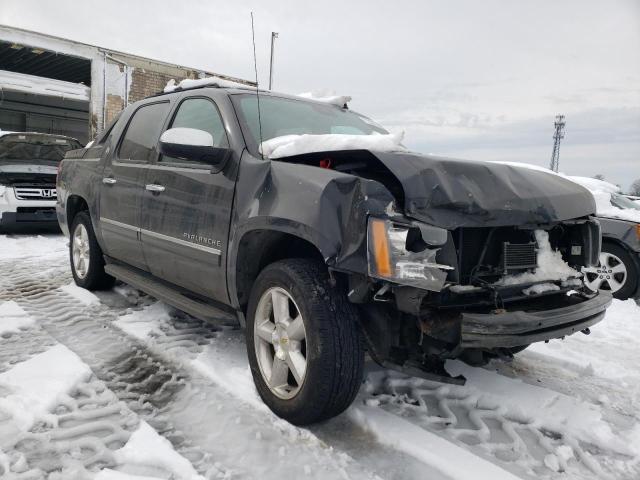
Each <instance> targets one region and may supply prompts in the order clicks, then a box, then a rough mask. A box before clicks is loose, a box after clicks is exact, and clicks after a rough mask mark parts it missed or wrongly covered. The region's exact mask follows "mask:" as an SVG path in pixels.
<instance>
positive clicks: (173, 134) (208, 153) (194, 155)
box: [160, 128, 231, 167]
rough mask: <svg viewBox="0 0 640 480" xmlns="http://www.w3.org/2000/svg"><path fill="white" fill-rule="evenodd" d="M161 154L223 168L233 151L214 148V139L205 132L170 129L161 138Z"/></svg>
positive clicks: (190, 129) (191, 129)
mask: <svg viewBox="0 0 640 480" xmlns="http://www.w3.org/2000/svg"><path fill="white" fill-rule="evenodd" d="M160 153H161V154H162V155H166V156H167V157H174V158H179V159H180V160H190V161H193V162H202V163H206V164H208V165H211V166H214V167H222V166H223V165H224V163H225V162H226V161H227V159H228V158H229V154H230V153H231V150H230V149H229V148H218V147H214V146H213V137H212V136H211V134H210V133H209V132H205V131H204V130H198V129H196V128H170V129H169V130H167V131H165V132H164V133H163V134H162V135H161V136H160Z"/></svg>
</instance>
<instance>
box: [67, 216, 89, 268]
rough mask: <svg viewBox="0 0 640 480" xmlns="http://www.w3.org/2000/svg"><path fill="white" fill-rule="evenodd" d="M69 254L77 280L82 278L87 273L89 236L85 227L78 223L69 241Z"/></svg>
mask: <svg viewBox="0 0 640 480" xmlns="http://www.w3.org/2000/svg"><path fill="white" fill-rule="evenodd" d="M71 254H72V257H73V268H74V270H75V271H76V275H77V276H78V278H84V277H86V276H87V272H88V271H89V261H90V257H89V234H88V233H87V229H86V227H85V226H84V225H83V224H82V223H79V224H78V226H77V227H76V229H75V231H74V232H73V238H72V240H71Z"/></svg>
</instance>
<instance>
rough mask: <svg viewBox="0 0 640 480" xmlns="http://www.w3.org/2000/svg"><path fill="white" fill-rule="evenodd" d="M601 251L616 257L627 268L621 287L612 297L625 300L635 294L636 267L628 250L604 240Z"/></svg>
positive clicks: (636, 288) (636, 282)
mask: <svg viewBox="0 0 640 480" xmlns="http://www.w3.org/2000/svg"><path fill="white" fill-rule="evenodd" d="M602 251H603V252H607V253H611V254H613V255H615V256H616V257H618V258H619V259H620V261H621V262H622V263H624V266H625V268H626V269H627V280H626V281H625V283H624V285H623V286H622V288H621V289H620V290H618V291H617V292H615V293H614V294H613V297H614V298H617V299H619V300H626V299H627V298H630V297H632V296H633V295H635V293H636V291H637V290H638V268H637V266H636V263H635V262H634V261H633V258H632V257H631V255H630V254H629V251H628V250H626V249H625V248H622V247H621V246H620V245H617V244H615V243H610V242H604V243H603V244H602Z"/></svg>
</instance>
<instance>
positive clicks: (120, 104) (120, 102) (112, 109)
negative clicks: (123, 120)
mask: <svg viewBox="0 0 640 480" xmlns="http://www.w3.org/2000/svg"><path fill="white" fill-rule="evenodd" d="M123 108H124V99H123V98H122V97H121V96H120V95H112V94H108V95H107V118H106V124H107V125H109V124H110V123H111V120H113V119H114V118H115V116H116V115H117V114H118V112H120V110H122V109H123Z"/></svg>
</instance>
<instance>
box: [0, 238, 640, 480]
mask: <svg viewBox="0 0 640 480" xmlns="http://www.w3.org/2000/svg"><path fill="white" fill-rule="evenodd" d="M67 262H68V257H67V251H66V239H64V238H63V237H61V236H55V235H49V236H15V237H12V236H0V478H2V479H4V478H7V479H40V478H47V479H51V480H58V479H98V480H144V479H170V478H171V479H212V478H250V479H254V478H260V479H271V478H274V479H275V478H277V479H281V478H282V477H285V478H296V479H297V478H318V479H324V478H340V479H344V478H354V479H358V478H373V479H414V478H415V479H418V478H420V479H423V478H429V479H436V480H437V479H492V480H493V479H517V478H523V479H533V478H543V479H553V480H555V479H566V478H571V479H573V478H578V479H591V478H611V479H625V478H628V479H637V478H640V349H639V348H638V343H637V342H638V338H640V306H638V305H637V304H636V303H635V302H633V301H631V300H629V301H626V302H620V301H614V304H613V305H612V307H611V308H610V309H609V311H608V312H607V316H606V318H605V320H604V321H603V322H602V323H601V324H599V325H597V326H596V327H594V328H592V333H591V335H589V336H585V335H582V334H580V335H574V336H572V337H569V338H567V339H566V340H564V341H554V342H550V343H549V344H538V345H534V346H532V347H530V348H529V349H527V350H526V351H524V352H522V353H521V354H519V355H517V356H516V358H515V359H514V360H512V361H502V360H500V361H498V360H496V361H493V362H492V363H490V364H489V365H488V366H486V367H485V368H473V367H469V366H467V365H465V364H463V363H461V362H449V363H448V364H447V369H448V370H449V372H450V373H452V374H454V375H457V374H463V375H465V377H467V379H468V382H467V384H466V385H465V386H457V385H443V384H439V383H434V382H429V381H425V380H420V379H415V378H410V377H406V376H403V375H400V374H397V373H394V372H389V371H386V370H384V369H381V368H379V367H377V366H376V365H374V364H369V365H368V367H367V375H366V379H365V382H364V384H363V386H362V388H361V391H360V393H359V396H358V398H357V399H356V401H355V402H354V404H353V406H352V407H351V408H350V409H349V410H348V411H347V412H345V413H344V414H343V415H341V416H339V417H337V418H335V419H333V420H331V421H329V422H326V423H323V424H320V425H315V426H313V427H311V428H298V427H293V426H291V425H289V424H288V423H286V422H284V421H282V420H280V419H278V418H277V417H275V416H274V415H273V414H272V413H271V412H270V411H269V410H268V409H267V408H266V407H265V406H264V405H263V404H262V402H261V401H260V399H259V397H258V395H257V393H256V391H255V389H254V387H253V383H252V381H251V374H250V372H249V368H248V365H247V360H246V353H245V345H244V337H243V333H242V332H241V331H239V330H234V329H230V328H220V327H213V326H210V325H207V324H204V323H202V322H200V321H199V320H196V319H193V318H191V317H189V316H187V315H185V314H183V313H181V312H178V311H176V310H174V309H172V308H171V307H168V306H167V305H165V304H163V303H161V302H158V301H156V300H155V299H153V298H151V297H148V296H146V295H144V294H142V293H140V292H138V291H136V290H134V289H132V288H130V287H128V286H126V285H119V286H116V287H115V288H114V289H113V290H111V291H108V292H101V293H98V294H97V296H96V295H94V294H92V293H90V292H87V291H85V290H82V289H79V288H77V287H75V286H74V285H71V276H70V274H69V271H68V265H67Z"/></svg>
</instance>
